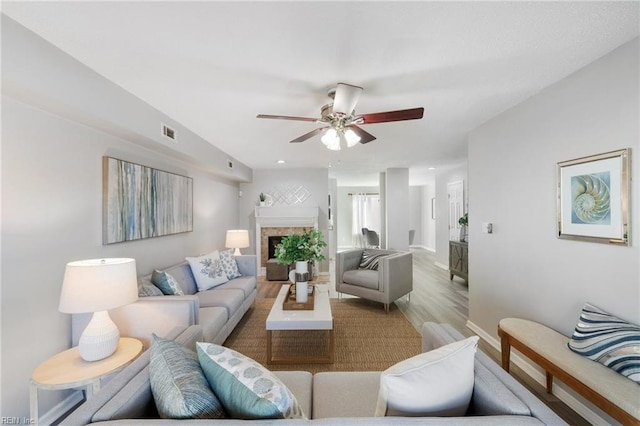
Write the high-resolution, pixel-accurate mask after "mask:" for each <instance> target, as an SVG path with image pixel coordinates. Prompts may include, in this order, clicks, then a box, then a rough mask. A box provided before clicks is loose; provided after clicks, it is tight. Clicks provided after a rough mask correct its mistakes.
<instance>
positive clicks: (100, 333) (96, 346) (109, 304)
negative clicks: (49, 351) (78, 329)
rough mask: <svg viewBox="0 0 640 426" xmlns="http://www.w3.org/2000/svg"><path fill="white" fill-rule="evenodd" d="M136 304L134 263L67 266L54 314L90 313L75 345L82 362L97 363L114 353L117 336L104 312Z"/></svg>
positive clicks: (90, 262)
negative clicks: (88, 320) (91, 313)
mask: <svg viewBox="0 0 640 426" xmlns="http://www.w3.org/2000/svg"><path fill="white" fill-rule="evenodd" d="M136 300H138V282H137V278H136V261H135V260H134V259H125V258H120V259H91V260H80V261H77V262H70V263H67V267H66V269H65V271H64V281H63V282H62V292H61V294H60V305H59V307H58V310H59V311H60V312H65V313H69V314H80V313H87V312H93V316H92V317H91V321H90V322H89V324H88V325H87V327H86V328H85V329H84V331H83V332H82V335H81V336H80V342H79V343H78V350H79V352H80V356H81V357H82V359H84V360H85V361H98V360H101V359H104V358H107V357H108V356H110V355H111V354H112V353H114V352H115V351H116V349H117V348H118V342H119V341H120V332H119V331H118V327H117V326H116V325H115V324H114V322H113V321H112V320H111V318H110V317H109V312H107V311H108V310H109V309H113V308H117V307H119V306H124V305H127V304H129V303H133V302H135V301H136Z"/></svg>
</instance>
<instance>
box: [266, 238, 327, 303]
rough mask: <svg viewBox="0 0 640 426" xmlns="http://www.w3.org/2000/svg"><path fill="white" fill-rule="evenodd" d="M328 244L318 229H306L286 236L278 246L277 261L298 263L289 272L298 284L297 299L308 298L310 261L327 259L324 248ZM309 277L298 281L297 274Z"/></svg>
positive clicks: (299, 300) (284, 263)
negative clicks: (301, 232)
mask: <svg viewBox="0 0 640 426" xmlns="http://www.w3.org/2000/svg"><path fill="white" fill-rule="evenodd" d="M326 246H327V243H326V242H325V241H324V237H323V235H322V233H321V232H319V231H318V230H316V229H310V230H305V231H304V233H303V234H302V235H298V234H291V235H288V236H286V237H284V238H283V239H282V240H281V241H280V244H278V245H277V246H276V249H275V256H276V261H277V262H278V263H279V264H282V265H291V264H292V263H295V264H296V269H295V270H292V271H291V272H290V273H289V279H290V280H291V282H293V283H295V284H296V301H297V302H302V303H305V302H306V301H307V300H306V298H307V282H308V281H307V280H308V274H309V262H313V261H318V262H321V261H323V260H324V259H325V257H324V254H323V249H324V248H325V247H326ZM296 275H298V276H299V277H307V278H306V279H304V280H303V281H300V282H298V280H297V279H296V278H295V276H296Z"/></svg>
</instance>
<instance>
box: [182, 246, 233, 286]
mask: <svg viewBox="0 0 640 426" xmlns="http://www.w3.org/2000/svg"><path fill="white" fill-rule="evenodd" d="M185 260H186V261H187V262H189V266H190V267H191V273H193V277H194V278H195V280H196V284H197V285H198V291H205V290H208V289H210V288H213V287H215V286H218V285H220V284H224V283H226V282H227V281H229V278H227V274H226V273H225V271H224V268H223V267H222V261H221V260H220V253H219V252H218V250H214V251H212V252H211V253H209V254H205V255H204V256H199V257H187V258H185Z"/></svg>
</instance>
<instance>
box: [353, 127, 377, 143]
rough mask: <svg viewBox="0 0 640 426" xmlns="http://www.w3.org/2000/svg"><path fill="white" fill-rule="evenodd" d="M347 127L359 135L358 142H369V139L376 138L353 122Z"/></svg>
mask: <svg viewBox="0 0 640 426" xmlns="http://www.w3.org/2000/svg"><path fill="white" fill-rule="evenodd" d="M349 128H350V129H351V130H353V133H355V134H356V135H358V136H360V143H369V142H371V141H374V140H376V137H375V136H373V135H372V134H371V133H369V132H366V131H365V130H363V129H362V127H358V126H356V125H355V124H351V125H350V126H349Z"/></svg>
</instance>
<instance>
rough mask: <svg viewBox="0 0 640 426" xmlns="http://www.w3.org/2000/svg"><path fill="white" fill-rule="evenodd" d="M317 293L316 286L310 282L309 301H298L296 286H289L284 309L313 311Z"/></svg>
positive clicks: (283, 305)
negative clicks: (314, 298) (314, 297)
mask: <svg viewBox="0 0 640 426" xmlns="http://www.w3.org/2000/svg"><path fill="white" fill-rule="evenodd" d="M315 293H316V286H314V285H311V284H309V286H308V287H307V301H306V302H305V303H301V302H296V286H295V284H293V285H290V286H289V292H288V293H287V296H286V297H285V298H284V303H283V304H282V310H283V311H313V296H314V295H315Z"/></svg>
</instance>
